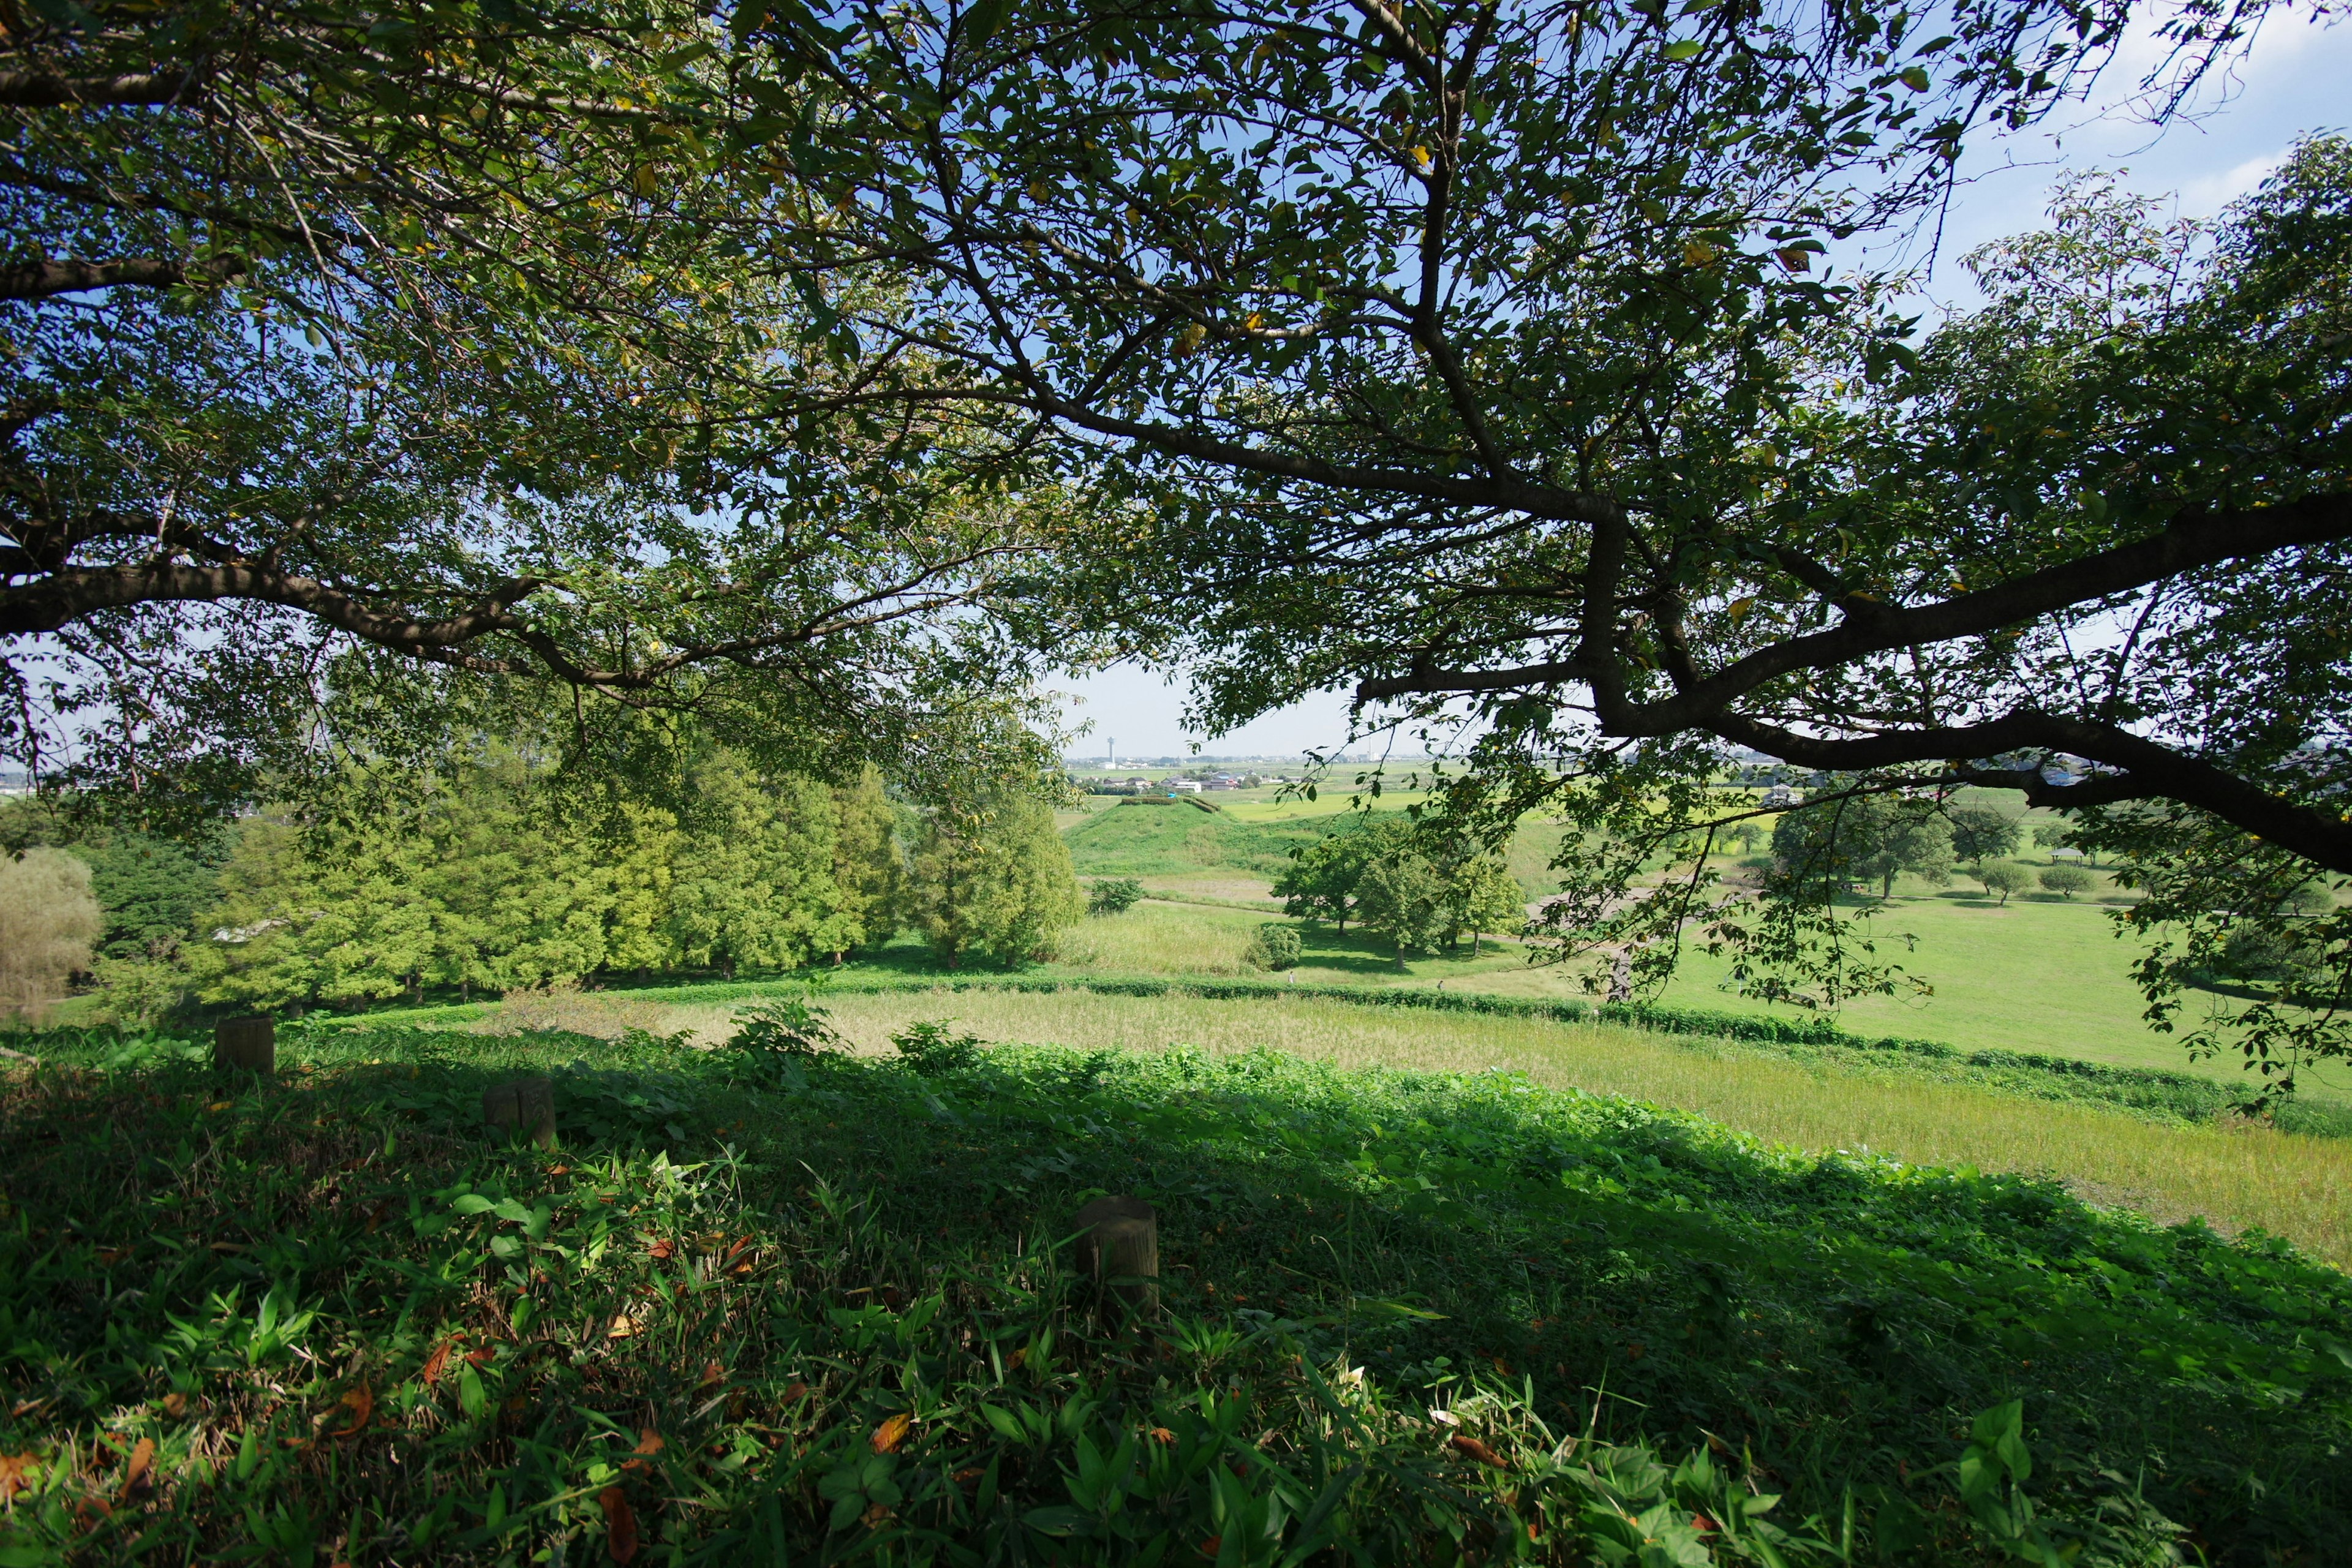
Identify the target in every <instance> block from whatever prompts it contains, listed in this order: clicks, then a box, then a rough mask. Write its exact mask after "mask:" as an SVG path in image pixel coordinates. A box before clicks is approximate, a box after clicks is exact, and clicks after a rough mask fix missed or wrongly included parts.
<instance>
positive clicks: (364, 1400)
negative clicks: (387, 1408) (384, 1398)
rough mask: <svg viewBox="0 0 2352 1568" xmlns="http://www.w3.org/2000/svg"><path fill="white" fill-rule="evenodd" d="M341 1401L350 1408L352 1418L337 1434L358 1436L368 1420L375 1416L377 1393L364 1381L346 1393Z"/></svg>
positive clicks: (339, 1435)
mask: <svg viewBox="0 0 2352 1568" xmlns="http://www.w3.org/2000/svg"><path fill="white" fill-rule="evenodd" d="M341 1404H342V1405H344V1406H346V1407H347V1408H349V1409H350V1411H351V1413H352V1418H351V1421H350V1423H349V1424H348V1425H346V1426H344V1427H343V1429H342V1430H341V1431H340V1432H338V1433H336V1434H335V1436H338V1437H356V1436H359V1435H360V1433H361V1432H362V1431H364V1430H365V1429H366V1427H367V1424H368V1422H369V1421H371V1420H373V1418H374V1416H375V1394H374V1393H373V1391H372V1390H370V1389H369V1387H368V1385H367V1384H364V1383H362V1384H360V1385H359V1386H358V1387H357V1388H354V1389H352V1391H351V1392H350V1393H349V1394H344V1395H343V1397H342V1399H341Z"/></svg>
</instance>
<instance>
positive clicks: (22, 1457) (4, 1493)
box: [0, 1454, 41, 1508]
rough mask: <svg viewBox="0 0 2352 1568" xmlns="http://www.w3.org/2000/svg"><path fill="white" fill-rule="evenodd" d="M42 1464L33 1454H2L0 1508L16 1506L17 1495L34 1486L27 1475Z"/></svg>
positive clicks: (0, 1459) (0, 1461)
mask: <svg viewBox="0 0 2352 1568" xmlns="http://www.w3.org/2000/svg"><path fill="white" fill-rule="evenodd" d="M40 1463H41V1461H40V1460H39V1459H38V1458H36V1457H35V1456H33V1455H31V1454H0V1507H7V1508H14V1507H16V1494H17V1493H18V1492H20V1491H22V1490H24V1489H26V1487H28V1486H31V1485H32V1484H33V1483H32V1482H31V1481H29V1480H27V1479H26V1475H27V1474H28V1473H29V1472H31V1471H33V1470H35V1469H37V1468H39V1467H40Z"/></svg>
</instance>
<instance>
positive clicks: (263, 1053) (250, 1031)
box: [213, 1013, 278, 1073]
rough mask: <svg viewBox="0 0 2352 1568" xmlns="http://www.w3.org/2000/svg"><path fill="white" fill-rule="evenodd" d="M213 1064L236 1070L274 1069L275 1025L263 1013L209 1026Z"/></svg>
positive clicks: (269, 1071) (262, 1070)
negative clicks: (211, 1027)
mask: <svg viewBox="0 0 2352 1568" xmlns="http://www.w3.org/2000/svg"><path fill="white" fill-rule="evenodd" d="M213 1066H215V1067H216V1068H235V1069H236V1070H237V1071H239V1072H257V1073H274V1072H276V1071H277V1070H278V1025H277V1023H276V1021H275V1020H273V1019H272V1018H271V1017H270V1016H269V1015H268V1014H267V1013H257V1014H255V1015H253V1016H251V1017H247V1018H224V1019H222V1020H221V1021H220V1022H219V1023H217V1024H215V1025H214V1026H213Z"/></svg>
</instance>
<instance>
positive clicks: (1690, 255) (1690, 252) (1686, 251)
mask: <svg viewBox="0 0 2352 1568" xmlns="http://www.w3.org/2000/svg"><path fill="white" fill-rule="evenodd" d="M1717 254H1718V252H1717V250H1716V248H1715V247H1713V246H1711V245H1709V244H1708V243H1707V242H1706V241H1705V240H1703V239H1686V240H1684V241H1683V265H1684V266H1685V267H1706V266H1707V265H1709V264H1710V263H1712V262H1713V261H1714V260H1715V258H1716V257H1717Z"/></svg>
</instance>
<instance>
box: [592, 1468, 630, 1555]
mask: <svg viewBox="0 0 2352 1568" xmlns="http://www.w3.org/2000/svg"><path fill="white" fill-rule="evenodd" d="M596 1500H597V1501H598V1502H600V1503H602V1504H604V1551H605V1553H606V1554H607V1555H608V1556H610V1557H611V1558H612V1559H613V1561H614V1562H615V1563H626V1562H628V1560H629V1559H630V1558H632V1557H635V1555H636V1554H637V1516H636V1514H635V1513H634V1512H633V1511H631V1510H630V1508H629V1500H628V1497H627V1495H626V1494H625V1493H624V1492H623V1491H622V1490H621V1489H620V1488H618V1487H606V1488H605V1489H604V1490H603V1491H601V1492H598V1493H597V1494H596Z"/></svg>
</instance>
